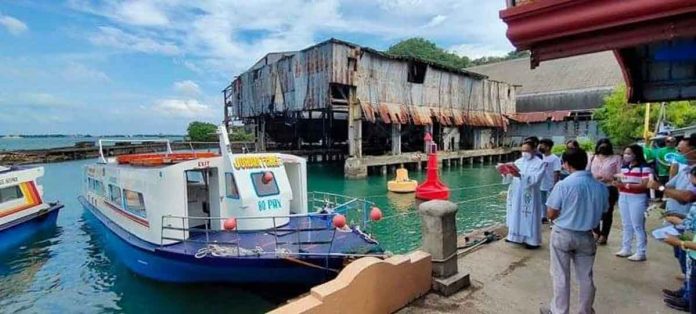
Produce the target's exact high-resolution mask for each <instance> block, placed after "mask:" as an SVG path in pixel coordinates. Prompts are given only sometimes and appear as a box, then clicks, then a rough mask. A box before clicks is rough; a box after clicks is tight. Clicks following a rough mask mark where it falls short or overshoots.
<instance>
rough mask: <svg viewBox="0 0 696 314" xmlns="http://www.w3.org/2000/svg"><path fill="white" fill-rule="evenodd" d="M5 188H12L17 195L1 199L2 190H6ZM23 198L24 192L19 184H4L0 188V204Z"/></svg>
mask: <svg viewBox="0 0 696 314" xmlns="http://www.w3.org/2000/svg"><path fill="white" fill-rule="evenodd" d="M7 189H14V190H15V192H16V194H15V195H17V197H15V198H12V199H3V193H2V191H3V190H7ZM23 198H25V196H24V193H23V192H22V189H21V188H20V187H19V185H10V186H6V187H4V188H0V204H5V203H9V202H12V201H16V200H20V199H23Z"/></svg>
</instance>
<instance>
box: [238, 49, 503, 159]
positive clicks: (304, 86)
mask: <svg viewBox="0 0 696 314" xmlns="http://www.w3.org/2000/svg"><path fill="white" fill-rule="evenodd" d="M224 97H225V98H224V99H225V115H226V117H225V118H226V121H228V122H229V121H231V120H233V119H241V120H243V121H245V122H246V123H248V124H252V123H253V124H255V125H257V132H259V134H260V136H261V137H260V138H259V141H261V142H262V146H265V145H266V141H268V140H270V141H273V142H275V143H294V144H293V145H296V146H297V147H299V146H301V145H302V143H305V144H306V143H310V142H316V141H320V142H321V144H322V145H323V146H331V145H336V144H339V143H341V142H344V141H346V140H347V141H348V146H349V151H348V153H349V155H351V156H358V157H360V156H361V155H362V148H361V147H362V145H363V144H367V141H369V137H370V136H371V135H374V136H375V137H378V136H377V135H376V132H375V131H374V130H371V129H372V128H370V127H369V124H370V123H376V124H380V125H382V127H383V128H382V129H384V127H385V126H386V125H389V124H391V125H392V127H391V129H392V131H391V132H392V134H391V136H390V135H389V134H386V135H385V136H384V138H385V139H386V141H387V142H389V141H391V146H392V152H393V153H400V151H401V149H400V147H399V148H398V150H395V149H394V147H393V146H394V145H395V143H394V142H395V141H399V142H400V139H397V138H400V135H404V133H406V132H408V130H412V129H414V128H419V129H420V130H421V134H422V132H423V131H422V130H424V129H426V128H427V129H432V132H434V133H435V134H436V135H440V134H441V135H442V136H444V134H445V133H446V132H444V131H442V130H444V129H445V128H449V129H460V130H461V131H462V132H467V131H466V130H465V129H476V128H488V129H498V130H500V133H502V130H504V129H505V128H506V126H507V120H506V118H505V116H506V115H510V114H513V113H515V87H514V86H513V85H511V84H508V83H504V82H499V81H495V80H490V79H488V78H487V77H486V76H485V75H481V74H478V73H474V72H469V71H466V70H463V69H455V68H448V67H446V66H442V65H438V64H435V63H431V62H428V61H425V60H422V59H417V58H410V57H396V56H392V55H388V54H386V53H384V52H381V51H377V50H374V49H370V48H366V47H361V46H359V45H355V44H352V43H348V42H344V41H340V40H336V39H330V40H327V41H324V42H321V43H319V44H316V45H314V46H311V47H308V48H306V49H303V50H300V51H294V52H278V53H269V54H268V55H266V56H265V57H264V58H262V59H261V60H259V61H258V62H257V63H256V64H255V65H254V66H252V67H251V68H250V69H249V70H248V71H246V72H244V73H242V74H241V75H239V76H238V77H236V78H235V79H234V80H233V81H232V82H231V84H230V85H229V86H228V87H227V88H226V89H225V90H224ZM301 121H304V122H301ZM302 123H305V125H302ZM363 125H364V126H363ZM402 126H405V127H404V128H403V129H402ZM386 130H387V133H389V129H388V128H387V129H386ZM394 132H398V133H399V134H400V135H399V134H397V135H395V134H394ZM449 133H451V132H449ZM319 134H321V136H320V137H319ZM472 136H474V135H473V133H472ZM420 137H421V138H422V136H420ZM440 140H442V138H441V139H440ZM361 141H362V143H361ZM378 142H379V141H378ZM479 142H484V140H482V139H479ZM485 143H488V141H485ZM378 145H379V143H378ZM400 145H401V144H400V143H399V146H400ZM381 146H382V147H384V144H381ZM455 146H457V147H458V145H455ZM465 146H466V145H465ZM469 146H471V145H469ZM387 147H389V145H387ZM421 147H422V146H421ZM262 149H263V147H262Z"/></svg>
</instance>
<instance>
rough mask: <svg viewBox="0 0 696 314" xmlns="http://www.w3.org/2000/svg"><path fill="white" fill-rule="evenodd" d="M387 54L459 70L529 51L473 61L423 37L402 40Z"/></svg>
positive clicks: (502, 59)
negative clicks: (414, 58) (422, 60)
mask: <svg viewBox="0 0 696 314" xmlns="http://www.w3.org/2000/svg"><path fill="white" fill-rule="evenodd" d="M387 53H389V54H392V55H396V56H406V57H416V58H420V59H424V60H427V61H430V62H434V63H438V64H442V65H445V66H449V67H453V68H457V69H463V68H466V67H470V66H474V65H482V64H487V63H494V62H500V61H504V60H509V59H516V58H522V57H526V56H529V52H528V51H519V52H518V51H510V52H508V54H507V55H505V56H501V57H497V56H489V57H481V58H478V59H474V60H472V59H471V58H469V57H467V56H459V55H457V54H455V53H452V52H449V51H446V50H445V49H442V48H440V47H438V46H437V45H436V44H435V43H433V42H431V41H429V40H427V39H424V38H421V37H414V38H409V39H406V40H402V41H400V42H398V43H397V44H395V45H393V46H391V47H389V50H387Z"/></svg>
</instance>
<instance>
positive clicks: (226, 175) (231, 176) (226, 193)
mask: <svg viewBox="0 0 696 314" xmlns="http://www.w3.org/2000/svg"><path fill="white" fill-rule="evenodd" d="M228 175H229V177H230V178H231V179H232V186H233V187H234V191H235V192H236V194H237V196H234V195H230V193H229V182H228V181H227V177H228ZM225 197H227V198H231V199H236V200H238V199H239V187H238V186H237V179H235V177H234V173H232V172H225Z"/></svg>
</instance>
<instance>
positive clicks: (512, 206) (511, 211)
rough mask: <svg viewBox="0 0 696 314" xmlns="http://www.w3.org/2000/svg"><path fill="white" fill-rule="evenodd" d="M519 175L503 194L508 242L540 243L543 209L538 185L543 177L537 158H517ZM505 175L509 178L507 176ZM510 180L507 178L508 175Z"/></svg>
mask: <svg viewBox="0 0 696 314" xmlns="http://www.w3.org/2000/svg"><path fill="white" fill-rule="evenodd" d="M515 166H517V168H519V169H520V177H519V178H517V177H512V182H511V183H510V187H509V188H508V195H507V219H506V222H507V226H508V236H507V239H508V241H511V242H516V243H526V244H528V245H534V246H536V245H541V219H540V217H541V210H542V208H544V206H545V205H544V204H542V203H541V202H542V200H541V190H540V189H539V186H540V184H541V180H542V178H543V177H544V163H543V161H542V160H541V159H539V158H538V157H534V158H532V159H531V160H525V159H524V158H520V159H517V160H516V161H515ZM508 177H511V176H510V175H508ZM508 179H510V178H508Z"/></svg>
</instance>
